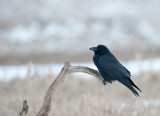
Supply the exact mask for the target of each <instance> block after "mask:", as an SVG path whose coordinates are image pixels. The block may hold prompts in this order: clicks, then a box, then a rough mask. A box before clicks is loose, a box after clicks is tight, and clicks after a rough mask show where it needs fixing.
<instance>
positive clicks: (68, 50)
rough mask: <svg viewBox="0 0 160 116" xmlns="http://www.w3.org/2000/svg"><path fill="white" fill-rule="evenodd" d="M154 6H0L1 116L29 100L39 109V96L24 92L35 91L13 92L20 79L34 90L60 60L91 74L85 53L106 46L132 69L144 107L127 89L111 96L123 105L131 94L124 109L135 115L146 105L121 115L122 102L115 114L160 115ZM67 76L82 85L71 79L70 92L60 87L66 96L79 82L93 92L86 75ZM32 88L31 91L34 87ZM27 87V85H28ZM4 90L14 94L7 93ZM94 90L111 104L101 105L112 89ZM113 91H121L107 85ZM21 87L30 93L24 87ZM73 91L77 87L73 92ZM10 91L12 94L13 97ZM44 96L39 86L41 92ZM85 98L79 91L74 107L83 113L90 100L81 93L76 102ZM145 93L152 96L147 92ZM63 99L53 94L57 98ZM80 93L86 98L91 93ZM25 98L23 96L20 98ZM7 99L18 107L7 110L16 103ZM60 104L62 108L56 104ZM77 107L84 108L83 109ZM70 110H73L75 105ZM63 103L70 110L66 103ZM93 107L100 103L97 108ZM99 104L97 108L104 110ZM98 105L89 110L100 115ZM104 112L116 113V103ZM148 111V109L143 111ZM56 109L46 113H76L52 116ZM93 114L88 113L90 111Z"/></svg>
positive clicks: (86, 2) (153, 0) (81, 1)
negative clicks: (102, 45)
mask: <svg viewBox="0 0 160 116" xmlns="http://www.w3.org/2000/svg"><path fill="white" fill-rule="evenodd" d="M159 4H160V1H159V0H141V1H140V0H98V1H97V0H67V1H66V0H12V1H10V0H0V83H1V85H0V90H1V91H0V92H2V94H1V97H0V98H1V99H2V98H3V97H4V96H6V95H9V96H8V98H6V101H5V102H4V101H0V102H1V104H3V105H1V106H0V111H3V112H4V111H5V110H6V109H8V108H10V109H12V110H11V111H9V110H7V111H8V112H9V113H6V111H5V113H6V114H8V116H9V114H12V116H13V114H14V115H17V112H18V111H19V107H20V106H19V105H20V104H21V101H22V100H23V99H24V97H25V98H27V99H30V100H31V101H32V103H33V104H34V103H35V102H37V103H39V104H40V103H42V102H41V100H42V99H43V97H42V98H39V99H40V100H39V101H38V100H37V99H34V97H33V96H31V95H32V94H29V93H27V92H28V91H30V92H31V90H32V89H33V88H32V89H27V90H26V89H25V91H27V92H25V94H24V93H23V92H24V90H21V89H19V87H21V86H23V84H24V83H25V82H26V80H25V79H26V78H29V79H32V84H33V83H34V82H35V81H36V82H35V83H38V84H37V86H38V87H39V86H40V85H41V84H42V80H43V81H44V80H46V78H47V79H48V78H50V77H52V78H51V80H52V81H53V79H54V78H55V77H56V75H57V74H58V73H59V71H60V69H61V68H62V66H63V63H64V62H65V61H66V59H69V60H70V61H71V63H72V64H73V65H84V66H89V67H92V68H95V69H96V67H95V66H94V64H93V61H92V57H93V53H92V52H91V51H89V48H90V47H93V46H97V45H98V44H104V45H106V46H107V47H108V48H109V49H110V50H111V52H112V53H113V54H114V55H115V56H116V57H117V58H118V59H119V60H120V61H121V62H122V64H124V66H126V68H128V69H129V70H130V72H131V74H132V75H133V80H135V83H136V84H137V83H138V86H139V87H140V88H141V89H142V91H143V93H141V95H142V97H141V100H142V101H140V102H142V104H141V103H139V102H138V101H137V102H135V97H134V95H132V93H131V92H129V91H128V90H126V88H123V89H124V91H123V89H122V90H119V91H123V92H122V93H120V92H118V93H117V94H118V96H122V98H126V96H125V95H126V94H128V93H131V94H129V95H128V96H129V97H131V96H132V97H133V98H132V99H131V101H129V102H131V103H132V102H133V103H136V104H135V105H136V106H137V109H138V107H139V106H143V105H144V109H142V110H139V109H138V111H139V112H138V111H137V109H136V108H134V111H133V109H125V107H126V108H127V107H128V106H127V105H124V104H125V103H124V102H125V101H123V103H120V104H121V105H120V106H119V107H122V109H124V111H128V112H129V111H131V112H130V113H131V114H128V115H134V116H135V115H138V114H139V115H140V114H141V113H142V115H144V112H146V110H147V111H148V110H149V111H148V112H147V113H146V114H145V115H146V116H147V115H148V116H150V115H155V116H157V115H158V113H159V111H160V94H159V93H157V92H156V91H155V90H156V89H157V88H159V87H160V85H159V84H158V83H160V77H159V74H160V72H159V71H160V32H159V31H160V14H159V10H160V7H159ZM73 77H81V78H76V79H77V80H76V79H73V81H71V82H70V84H71V83H74V84H73V85H72V84H71V85H70V84H69V82H68V85H67V84H66V85H64V86H65V87H66V88H68V86H69V88H68V89H66V88H65V89H66V90H69V91H71V90H72V86H77V85H79V84H80V85H81V83H84V87H86V86H88V84H86V83H90V85H92V86H95V85H97V83H96V82H94V79H93V80H92V78H90V77H89V76H88V75H83V74H79V73H78V74H76V75H73ZM134 77H135V78H134ZM37 78H38V79H37ZM84 78H85V80H84ZM86 79H87V80H86ZM33 80H34V81H33ZM51 80H50V82H51ZM37 81H38V82H37ZM85 81H87V82H85ZM88 81H89V82H88ZM92 81H93V82H92ZM27 83H28V82H27ZM35 83H34V86H36V85H35ZM46 83H47V84H46V88H48V86H49V84H48V81H47V82H46ZM66 83H67V82H66ZM75 83H77V85H75ZM93 83H94V84H93ZM32 84H31V83H30V85H29V86H31V85H32ZM147 85H148V86H147ZM153 85H155V86H153ZM10 86H12V87H13V88H12V89H10ZM37 86H36V87H37ZM44 86H45V85H44ZM70 86H71V87H70ZM97 86H98V87H99V86H100V88H99V89H102V90H101V91H99V89H97V88H95V89H94V90H95V91H96V90H97V91H96V92H97V94H99V92H100V93H101V94H100V95H102V96H103V97H104V99H103V98H102V101H104V100H105V99H109V98H106V97H107V95H106V94H105V92H104V89H105V90H106V89H108V86H110V85H107V86H105V87H104V86H103V87H101V85H97ZM114 86H115V87H117V86H120V84H117V86H116V84H115V85H114V84H112V87H111V88H112V89H113V91H114V90H115V89H114ZM151 86H153V87H151ZM36 87H35V89H33V91H32V92H33V93H35V91H36V92H38V91H39V94H40V95H43V94H42V93H43V92H42V93H41V92H40V90H38V89H36ZM24 88H26V87H24ZM24 88H23V89H24ZM27 88H30V87H28V86H27ZM111 88H110V89H111ZM63 89H64V88H62V91H63ZM70 89H71V90H70ZM79 89H80V88H79V87H77V89H76V90H75V91H77V90H79ZM117 89H119V87H117ZM6 90H7V91H9V92H7V91H6ZM125 90H126V91H125ZM13 91H14V93H12V92H13ZM45 91H46V89H45V87H44V93H45ZM85 91H86V90H84V91H83V89H82V90H81V91H80V93H78V92H77V94H78V95H79V96H80V98H79V99H81V97H82V99H81V100H82V101H81V100H80V102H79V104H78V103H77V105H80V104H81V105H82V107H84V106H87V104H85V102H86V101H88V100H86V99H88V98H90V97H91V96H89V95H90V94H88V96H89V97H88V96H86V94H82V95H81V93H85ZM108 91H109V90H108ZM151 91H152V93H150V92H151ZM32 92H31V93H32ZM63 92H64V91H63ZM63 92H62V93H59V94H60V95H61V94H62V96H63V94H64V93H63ZM72 92H74V90H72ZM96 92H95V94H96ZM116 92H117V91H116ZM125 92H126V93H125ZM15 93H16V94H15ZM69 93H70V92H69ZM69 93H68V94H67V95H68V99H69V98H70V94H69ZM86 93H89V90H88V91H86ZM124 93H125V94H124ZM77 94H76V95H77ZM92 94H93V93H92ZM110 94H112V95H114V97H113V96H112V95H111V96H112V99H113V98H115V99H118V98H116V95H115V91H114V92H112V91H110ZM155 94H156V95H155ZM27 95H28V97H26V96H27ZM84 95H85V97H84ZM11 96H12V97H11ZM13 96H14V97H13ZM17 96H19V97H17ZM57 96H58V95H57ZM124 96H125V97H124ZM99 97H101V96H99ZM99 97H97V96H96V98H93V99H100V98H99ZM129 97H128V98H129ZM4 98H5V97H4ZM13 98H16V100H19V102H18V103H17V105H16V106H17V107H18V108H13V107H10V105H11V104H10V102H11V103H13V102H14V99H13ZM66 99H67V98H66ZM138 99H139V98H138ZM36 100H37V101H36ZM59 100H60V101H61V99H60V98H59ZM85 100H86V101H85ZM143 100H145V101H143ZM149 100H150V101H149ZM154 100H157V101H154ZM42 101H43V100H42ZM73 101H74V100H73ZM109 101H110V100H109ZM111 101H112V100H111ZM63 102H64V101H63ZM82 102H84V103H83V104H82ZM119 102H120V100H119V101H118V103H119ZM56 103H57V106H58V105H60V103H59V102H58V101H56ZM71 103H72V105H73V104H74V103H75V102H71ZM15 104H16V103H15ZM15 104H14V105H15ZM66 104H68V103H67V101H66ZM97 104H100V102H98V103H97ZM139 104H140V105H139ZM146 104H147V105H146ZM83 105H84V106H83ZM94 105H95V104H91V105H90V106H92V107H93V106H94ZM101 105H102V106H103V104H101ZM101 105H97V106H96V105H95V106H94V107H95V108H99V107H101ZM110 105H112V108H113V109H114V108H115V107H116V105H115V107H114V104H110ZM150 105H151V106H152V105H153V106H154V107H151V106H150ZM34 107H35V106H34V105H31V109H30V110H31V111H32V112H31V114H34V113H35V112H36V111H37V108H36V110H35V109H34ZM55 107H56V106H54V110H55V109H56V108H55ZM60 107H62V106H60ZM64 107H65V106H64ZM66 107H67V105H66ZM73 107H74V106H73ZM108 107H109V106H108ZM150 107H151V109H148V108H150ZM145 108H146V109H145ZM4 109H5V110H4ZM93 109H94V108H91V109H89V110H87V111H86V110H85V111H84V110H83V109H81V110H82V111H84V114H83V112H82V111H81V112H82V114H83V115H86V116H89V115H96V114H92V113H94V111H95V109H94V110H93ZM115 109H116V108H115ZM54 110H53V112H52V114H57V115H59V116H61V115H62V114H63V115H70V116H72V115H74V116H75V115H78V114H76V112H79V109H78V108H77V109H74V112H75V113H73V114H72V110H71V109H70V110H71V112H69V111H70V110H69V109H68V110H66V111H62V112H57V110H56V112H55V111H54ZM92 110H93V112H89V111H92ZM86 112H87V113H88V112H89V113H88V114H87V113H86ZM97 112H103V113H104V114H103V113H102V114H101V115H102V116H103V115H104V116H105V115H106V114H112V115H117V114H119V113H120V112H122V111H121V110H116V111H115V110H112V109H110V107H109V108H108V109H107V108H106V109H103V111H97ZM5 113H4V114H5ZM60 113H62V114H60ZM116 113H117V114H116ZM124 113H126V112H124ZM2 114H3V113H0V115H2ZM4 114H3V115H4ZM6 114H5V115H6ZM122 115H123V113H122Z"/></svg>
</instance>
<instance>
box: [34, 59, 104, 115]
mask: <svg viewBox="0 0 160 116" xmlns="http://www.w3.org/2000/svg"><path fill="white" fill-rule="evenodd" d="M74 72H84V73H87V74H89V75H92V76H94V77H96V78H97V79H98V80H99V81H102V77H101V76H100V74H99V72H98V71H97V70H94V69H92V68H89V67H85V66H71V65H70V62H69V61H68V60H67V61H66V62H65V64H64V67H63V68H62V69H61V72H60V73H59V75H58V76H57V78H56V79H55V80H54V81H53V83H52V84H51V85H50V87H49V88H48V90H47V93H46V96H45V98H44V101H43V104H42V106H41V109H40V110H39V112H38V113H37V114H36V116H48V113H49V111H50V108H51V102H52V99H53V96H54V94H55V91H56V90H57V88H58V87H59V85H61V84H62V83H63V81H64V79H65V78H66V77H67V76H68V75H69V74H71V73H74Z"/></svg>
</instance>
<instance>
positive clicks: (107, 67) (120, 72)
mask: <svg viewBox="0 0 160 116" xmlns="http://www.w3.org/2000/svg"><path fill="white" fill-rule="evenodd" d="M97 63H98V69H99V71H100V73H101V74H102V77H103V78H104V80H106V81H108V82H112V81H115V80H118V81H119V82H121V83H122V84H124V85H125V86H126V87H127V88H129V89H130V90H131V91H132V92H133V93H134V94H135V95H136V96H137V95H138V96H139V94H138V92H137V91H136V90H135V89H134V88H133V86H134V87H136V88H137V89H138V90H140V89H139V88H138V87H137V86H136V85H135V84H134V83H133V84H132V82H131V79H130V72H129V71H128V70H127V69H126V68H125V67H124V66H123V65H122V64H121V63H120V62H119V61H118V60H117V59H116V58H115V57H114V56H113V55H112V54H111V55H102V56H101V57H100V58H99V60H98V62H97ZM140 91H141V90H140Z"/></svg>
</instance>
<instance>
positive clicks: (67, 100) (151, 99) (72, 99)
mask: <svg viewBox="0 0 160 116" xmlns="http://www.w3.org/2000/svg"><path fill="white" fill-rule="evenodd" d="M84 78H85V77H84ZM93 78H94V77H93ZM54 79H55V76H54V74H52V73H49V74H48V75H46V77H40V76H38V74H37V75H34V76H33V77H27V78H26V79H25V80H21V79H18V78H15V79H14V80H11V81H8V82H0V116H18V114H19V112H20V111H21V108H22V101H23V100H24V99H26V100H27V101H28V104H29V112H28V116H34V115H35V114H36V113H37V112H38V111H39V109H40V107H41V105H42V102H43V99H44V96H45V93H46V90H47V89H48V87H49V85H50V84H51V82H52V81H53V80H54ZM132 80H133V81H134V82H135V83H136V84H137V85H138V86H139V87H140V88H141V90H142V91H143V92H142V93H140V97H135V96H134V94H132V92H131V91H130V90H128V89H127V88H126V87H124V86H123V85H121V84H120V83H118V82H114V83H113V84H107V85H106V86H103V85H102V83H100V82H98V81H97V80H96V79H90V80H85V79H82V78H74V77H73V76H69V77H68V78H67V79H66V80H65V82H64V83H63V85H62V86H61V87H60V88H58V91H57V92H56V95H55V97H54V99H53V102H52V107H51V111H50V113H49V116H108V115H111V116H159V114H160V92H158V91H159V90H158V89H159V88H160V84H159V83H160V77H159V74H141V75H139V76H138V77H134V78H132Z"/></svg>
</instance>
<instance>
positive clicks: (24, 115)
mask: <svg viewBox="0 0 160 116" xmlns="http://www.w3.org/2000/svg"><path fill="white" fill-rule="evenodd" d="M28 109H29V106H28V105H27V100H24V101H23V108H22V111H21V112H20V113H19V115H18V116H26V114H27V112H28Z"/></svg>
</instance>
